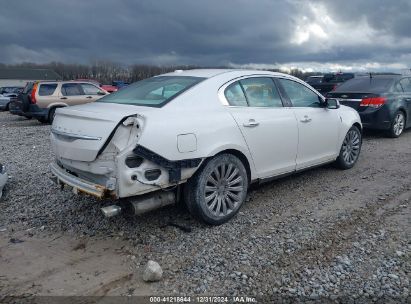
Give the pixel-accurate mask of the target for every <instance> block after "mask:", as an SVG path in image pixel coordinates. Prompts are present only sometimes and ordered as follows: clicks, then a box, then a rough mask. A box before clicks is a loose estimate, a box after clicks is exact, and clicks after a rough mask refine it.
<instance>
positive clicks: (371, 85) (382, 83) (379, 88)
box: [334, 77, 394, 93]
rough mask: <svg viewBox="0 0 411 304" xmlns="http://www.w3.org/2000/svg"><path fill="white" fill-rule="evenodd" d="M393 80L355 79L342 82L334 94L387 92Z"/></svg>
mask: <svg viewBox="0 0 411 304" xmlns="http://www.w3.org/2000/svg"><path fill="white" fill-rule="evenodd" d="M393 81H394V79H393V78H377V77H374V78H370V77H357V78H354V79H351V80H349V81H347V82H344V83H343V84H341V85H340V86H338V87H337V88H336V90H335V91H334V92H364V93H383V92H387V91H389V89H390V87H391V85H392V83H393Z"/></svg>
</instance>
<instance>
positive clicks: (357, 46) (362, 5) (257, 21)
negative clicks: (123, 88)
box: [0, 0, 411, 71]
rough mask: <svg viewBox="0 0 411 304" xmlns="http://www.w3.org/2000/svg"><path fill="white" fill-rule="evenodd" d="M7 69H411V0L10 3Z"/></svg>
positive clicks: (1, 12)
mask: <svg viewBox="0 0 411 304" xmlns="http://www.w3.org/2000/svg"><path fill="white" fill-rule="evenodd" d="M0 4H1V9H0V62H3V63H11V64H12V63H20V62H27V61H29V62H36V63H47V62H50V61H61V62H67V63H85V64H87V63H92V62H93V61H95V60H110V61H113V62H118V63H123V64H126V65H128V64H134V63H139V64H155V65H170V64H195V65H201V66H221V65H229V66H233V67H252V66H257V67H261V68H264V67H282V68H292V67H298V68H301V69H304V70H308V71H310V70H325V69H333V70H338V69H343V70H350V69H353V70H367V71H368V70H394V69H395V70H399V69H405V68H411V0H391V1H390V0H363V1H361V0H341V1H339V0H335V1H331V0H330V1H327V0H324V1H320V0H318V1H299V0H278V1H275V0H253V1H251V0H155V1H153V0H98V1H97V0H94V1H92V0H36V1H33V0H0Z"/></svg>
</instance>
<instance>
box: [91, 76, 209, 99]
mask: <svg viewBox="0 0 411 304" xmlns="http://www.w3.org/2000/svg"><path fill="white" fill-rule="evenodd" d="M203 79H204V78H200V77H189V76H158V77H152V78H148V79H145V80H141V81H138V82H135V83H133V84H131V85H129V86H127V87H125V88H123V89H121V90H119V91H117V92H115V93H112V94H110V95H107V96H105V97H103V98H101V99H99V100H98V102H108V103H120V104H130V105H136V106H148V107H161V106H163V105H164V104H166V103H167V102H169V101H170V100H172V99H173V98H174V97H176V96H177V95H179V94H181V93H182V92H184V91H186V90H188V89H189V88H191V87H192V86H194V85H195V84H197V83H199V82H200V81H202V80H203Z"/></svg>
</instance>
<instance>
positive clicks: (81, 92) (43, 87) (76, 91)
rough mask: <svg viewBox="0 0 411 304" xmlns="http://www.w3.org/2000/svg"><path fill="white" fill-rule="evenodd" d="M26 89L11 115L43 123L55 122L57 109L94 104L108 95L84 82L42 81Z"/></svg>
mask: <svg viewBox="0 0 411 304" xmlns="http://www.w3.org/2000/svg"><path fill="white" fill-rule="evenodd" d="M26 88H27V90H26V89H25V90H24V92H23V94H20V95H19V97H18V101H16V102H15V103H14V104H13V107H12V108H13V109H12V111H11V113H13V114H18V115H24V116H26V117H34V118H36V119H37V120H39V121H40V122H43V123H46V122H50V123H51V122H53V119H54V115H55V111H56V109H57V108H61V107H67V106H73V105H79V104H84V103H90V102H94V101H96V100H98V99H99V98H101V97H103V96H104V95H106V94H108V92H107V91H105V90H104V89H102V88H100V87H98V86H97V85H96V84H94V83H91V82H83V81H40V82H34V83H31V84H29V85H28V86H27V87H26ZM19 111H20V112H19Z"/></svg>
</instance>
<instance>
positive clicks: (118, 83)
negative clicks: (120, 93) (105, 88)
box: [112, 80, 129, 90]
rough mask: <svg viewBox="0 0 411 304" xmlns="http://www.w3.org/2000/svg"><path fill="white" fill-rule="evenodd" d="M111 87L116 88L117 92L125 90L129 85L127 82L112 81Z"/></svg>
mask: <svg viewBox="0 0 411 304" xmlns="http://www.w3.org/2000/svg"><path fill="white" fill-rule="evenodd" d="M112 85H113V86H115V87H117V88H118V89H119V90H120V89H122V88H125V87H126V86H128V85H129V83H128V82H125V81H121V80H113V82H112Z"/></svg>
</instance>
